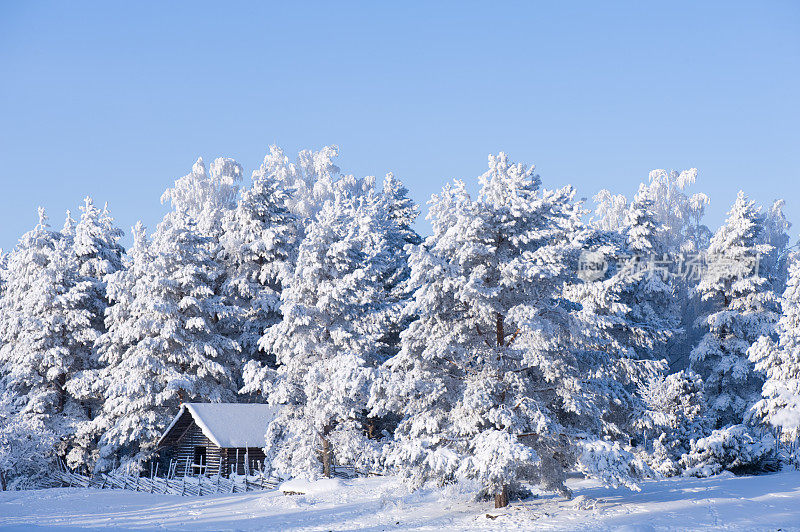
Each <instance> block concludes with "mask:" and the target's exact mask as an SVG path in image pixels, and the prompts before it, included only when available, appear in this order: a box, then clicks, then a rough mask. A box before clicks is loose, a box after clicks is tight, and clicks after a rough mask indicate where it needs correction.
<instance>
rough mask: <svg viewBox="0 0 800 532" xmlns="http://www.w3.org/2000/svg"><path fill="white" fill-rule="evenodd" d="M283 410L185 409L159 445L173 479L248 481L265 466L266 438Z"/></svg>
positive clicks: (221, 406) (251, 407)
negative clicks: (248, 475)
mask: <svg viewBox="0 0 800 532" xmlns="http://www.w3.org/2000/svg"><path fill="white" fill-rule="evenodd" d="M277 411H278V408H277V407H275V406H270V405H263V404H246V403H184V404H182V405H181V409H180V411H179V412H178V414H177V415H176V416H175V419H173V420H172V423H171V424H170V426H169V427H168V428H167V430H166V431H164V434H163V435H162V436H161V439H160V440H159V441H158V449H159V454H160V456H161V462H162V463H164V465H165V466H166V465H167V464H172V471H171V472H170V473H171V474H173V475H175V476H184V475H209V476H210V475H216V474H220V475H222V476H228V475H230V474H237V475H243V474H246V473H247V472H249V471H254V470H258V469H260V467H261V466H262V465H263V464H264V447H265V446H266V441H265V439H264V433H265V432H266V430H267V425H268V424H269V423H270V421H272V420H273V419H274V418H275V415H276V414H277Z"/></svg>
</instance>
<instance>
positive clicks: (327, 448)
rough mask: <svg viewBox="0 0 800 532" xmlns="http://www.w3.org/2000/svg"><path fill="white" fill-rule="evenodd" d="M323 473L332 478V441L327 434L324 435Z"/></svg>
mask: <svg viewBox="0 0 800 532" xmlns="http://www.w3.org/2000/svg"><path fill="white" fill-rule="evenodd" d="M322 474H323V475H325V476H326V477H328V478H331V476H332V471H331V442H330V441H328V438H326V437H325V436H323V437H322Z"/></svg>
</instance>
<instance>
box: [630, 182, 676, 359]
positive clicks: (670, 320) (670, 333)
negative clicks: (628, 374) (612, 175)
mask: <svg viewBox="0 0 800 532" xmlns="http://www.w3.org/2000/svg"><path fill="white" fill-rule="evenodd" d="M654 206H655V202H654V201H653V198H652V197H651V191H650V190H649V189H647V188H645V187H640V189H639V192H638V193H637V194H636V196H634V199H633V202H632V203H631V206H630V209H629V210H628V213H627V216H626V219H625V230H624V231H625V239H626V252H627V254H628V255H629V256H630V257H632V258H633V259H634V260H633V261H632V262H629V264H628V265H627V266H628V267H627V268H626V267H623V268H622V271H621V274H622V275H623V276H624V277H626V281H627V286H626V288H625V291H624V295H623V301H624V302H625V304H626V305H628V307H629V308H630V312H629V313H628V314H627V316H626V321H627V324H628V327H629V329H630V331H631V333H632V334H631V344H632V345H633V346H635V347H636V348H637V349H636V351H637V355H638V356H639V357H640V358H650V359H656V360H661V359H667V358H668V353H667V343H668V342H669V341H670V340H673V339H674V338H675V337H676V336H677V335H679V334H680V333H681V329H680V322H681V318H680V308H679V306H678V303H677V302H678V301H679V299H680V298H679V297H676V296H678V291H679V288H678V287H677V286H676V283H675V274H676V272H675V271H674V268H673V265H672V264H670V262H671V261H670V257H669V255H668V249H667V246H666V243H665V240H666V239H665V238H664V237H663V233H664V230H665V226H663V225H661V224H660V223H659V222H658V220H657V214H656V212H655V209H654Z"/></svg>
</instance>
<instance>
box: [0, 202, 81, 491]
mask: <svg viewBox="0 0 800 532" xmlns="http://www.w3.org/2000/svg"><path fill="white" fill-rule="evenodd" d="M73 236H74V226H73V222H72V220H71V218H69V217H68V218H67V223H66V224H65V229H64V231H63V232H54V231H51V230H50V229H49V228H48V225H47V219H46V216H45V214H44V210H42V209H40V210H39V224H38V225H37V226H36V228H35V229H33V230H32V231H30V232H28V233H26V234H25V235H23V237H22V238H21V239H20V241H19V244H18V245H17V247H16V248H15V249H14V250H13V251H12V253H11V254H10V255H9V258H8V270H7V272H6V275H5V281H6V285H5V289H4V293H3V297H2V298H0V338H1V339H2V340H1V341H0V345H2V347H0V367H2V383H0V389H2V393H3V395H4V399H3V401H4V403H5V405H6V408H8V409H10V411H9V412H6V416H7V417H6V419H5V421H4V430H9V431H12V432H13V433H16V434H17V435H19V434H22V433H24V432H25V431H26V430H27V428H31V429H33V428H35V429H36V430H41V431H42V434H41V437H42V441H51V442H54V443H55V445H54V447H53V448H51V449H49V450H47V452H44V453H43V455H42V457H44V458H45V459H46V460H53V459H55V458H56V457H60V458H64V457H65V456H67V454H68V453H69V452H70V450H71V448H72V446H73V443H74V435H75V431H76V429H77V426H78V425H79V424H80V423H81V422H83V421H85V420H86V419H87V414H88V413H87V411H86V409H85V408H84V407H83V405H82V404H81V403H80V401H78V400H76V398H75V397H74V396H73V395H72V394H70V393H69V392H68V390H67V388H66V383H67V382H68V381H69V379H70V378H71V377H72V376H74V375H75V374H77V373H78V372H80V371H82V370H85V369H87V368H91V367H93V365H94V359H93V354H92V350H91V345H92V342H93V339H94V334H93V331H92V329H91V322H92V315H91V312H90V311H89V310H88V309H89V308H90V307H91V302H90V301H89V299H90V296H89V292H88V290H87V288H88V284H89V282H88V281H86V280H82V279H81V278H80V277H79V276H78V275H77V268H76V260H75V256H74V254H73V253H72V240H73ZM26 427H27V428H26ZM20 431H21V432H20ZM3 438H4V439H6V440H14V439H15V438H16V436H11V435H9V434H5V435H4V436H3ZM11 445H12V446H13V441H12V443H11ZM26 474H28V473H26ZM15 475H16V474H15V473H13V472H12V473H11V476H15Z"/></svg>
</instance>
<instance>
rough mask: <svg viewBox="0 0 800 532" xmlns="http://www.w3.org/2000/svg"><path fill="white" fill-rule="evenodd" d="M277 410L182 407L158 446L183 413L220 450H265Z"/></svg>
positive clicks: (210, 405)
mask: <svg viewBox="0 0 800 532" xmlns="http://www.w3.org/2000/svg"><path fill="white" fill-rule="evenodd" d="M278 409H279V407H277V406H271V405H264V404H257V403H183V404H182V405H181V409H180V411H179V412H178V414H177V415H176V416H175V419H173V420H172V423H170V425H169V427H167V430H165V431H164V434H162V436H161V439H160V440H159V442H158V446H159V447H160V446H161V444H162V442H163V441H164V440H165V439H166V438H167V436H168V435H169V433H170V431H171V430H172V428H173V427H175V424H176V423H177V422H178V420H179V419H180V418H181V416H183V415H184V413H188V414H189V415H191V416H192V419H194V422H195V424H196V425H197V426H198V427H199V428H200V430H201V431H202V432H203V434H205V435H206V437H207V438H208V439H209V440H211V441H212V442H213V443H214V445H216V446H217V447H222V448H233V447H265V446H266V443H267V442H266V439H265V438H264V434H265V433H266V432H267V425H268V424H269V423H270V421H272V420H273V419H275V416H276V415H277V413H278Z"/></svg>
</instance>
